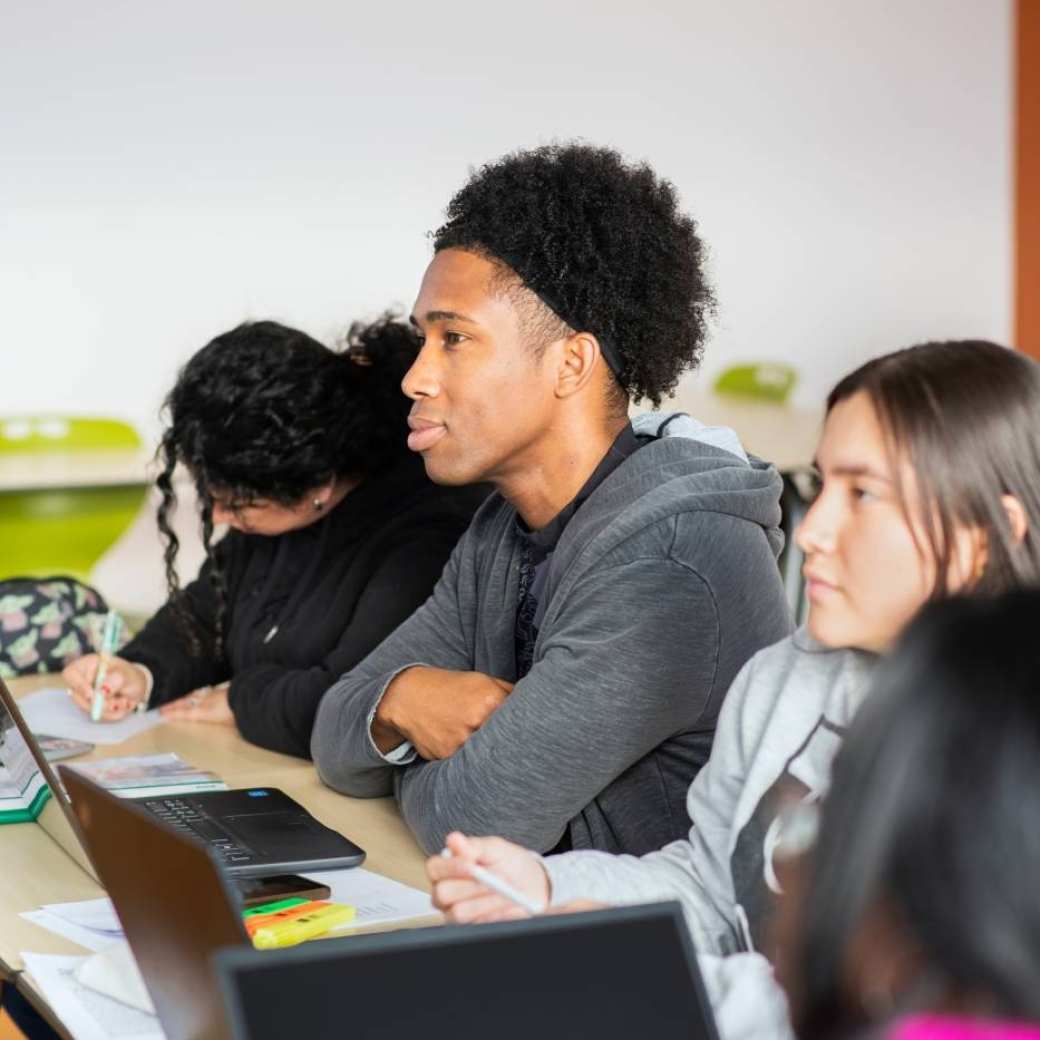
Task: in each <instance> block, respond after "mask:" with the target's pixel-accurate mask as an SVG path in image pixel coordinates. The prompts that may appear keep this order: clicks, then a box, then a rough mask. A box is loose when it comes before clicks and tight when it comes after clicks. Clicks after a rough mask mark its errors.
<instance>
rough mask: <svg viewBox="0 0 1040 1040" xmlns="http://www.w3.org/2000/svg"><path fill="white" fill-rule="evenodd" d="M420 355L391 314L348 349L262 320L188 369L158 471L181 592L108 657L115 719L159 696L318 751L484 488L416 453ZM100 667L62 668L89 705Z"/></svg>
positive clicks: (93, 662) (174, 712) (182, 710)
mask: <svg viewBox="0 0 1040 1040" xmlns="http://www.w3.org/2000/svg"><path fill="white" fill-rule="evenodd" d="M417 352H418V340H417V338H416V335H415V333H414V332H413V330H412V329H411V328H410V327H409V326H407V325H405V324H404V323H402V322H398V321H395V320H392V319H391V318H390V317H384V318H382V319H381V320H379V321H377V322H375V323H374V324H371V325H368V326H362V325H355V326H354V327H353V328H352V329H351V330H350V333H349V335H348V347H347V349H346V350H345V351H344V352H342V353H340V352H336V351H333V350H330V349H329V348H327V347H325V346H324V345H322V344H321V343H319V342H317V341H316V340H314V339H312V338H311V337H310V336H307V335H306V334H304V333H303V332H299V331H297V330H296V329H291V328H287V327H286V326H284V325H280V324H278V323H277V322H273V321H260V322H250V323H246V324H243V325H240V326H238V327H237V328H235V329H232V330H231V331H229V332H226V333H224V334H223V335H221V336H218V337H217V338H216V339H214V340H213V341H212V342H211V343H209V344H207V346H205V347H203V348H202V350H200V351H199V352H198V353H197V354H196V355H195V356H194V357H193V358H192V359H191V360H190V361H189V362H188V363H187V365H185V367H184V368H183V370H182V371H181V373H180V375H179V377H178V379H177V383H176V385H175V386H174V388H173V390H172V391H171V393H170V395H169V397H168V399H167V401H166V412H167V415H168V420H169V421H168V424H167V427H166V429H165V431H164V433H163V437H162V443H161V447H160V454H161V460H162V463H163V470H162V472H161V474H160V475H159V478H158V481H157V483H158V486H159V489H160V490H161V492H162V504H161V506H160V508H159V514H158V523H159V529H160V531H161V532H162V535H163V537H164V539H165V541H166V573H167V579H168V584H169V601H168V602H167V604H166V605H165V606H164V607H163V608H162V609H161V610H160V611H159V612H158V613H157V614H156V615H155V616H154V617H153V618H152V619H151V620H150V621H149V622H148V624H147V625H146V626H145V627H144V629H143V630H142V631H141V633H140V634H139V635H138V636H137V637H136V638H134V639H133V640H131V642H130V643H129V644H127V646H125V647H124V648H123V649H122V651H121V652H120V656H119V657H118V658H116V659H115V660H114V661H113V662H112V664H111V665H110V666H109V668H108V671H107V679H106V684H105V685H106V706H105V712H104V718H105V719H109V720H111V719H118V718H121V717H123V716H124V715H125V714H126V713H127V712H129V711H131V710H133V709H135V708H140V707H143V706H145V705H148V706H153V707H154V706H156V705H162V706H163V707H162V710H163V712H164V713H165V714H167V715H168V716H169V717H171V718H178V719H195V720H202V721H210V722H224V723H232V722H233V723H235V724H237V726H238V728H239V730H240V731H241V732H242V734H243V736H245V737H246V738H247V739H248V740H251V741H253V742H254V743H256V744H260V745H262V746H264V747H268V748H273V749H275V750H277V751H284V752H288V753H290V754H294V755H300V756H304V757H308V756H309V754H310V736H311V728H312V726H313V722H314V715H315V712H316V711H317V706H318V701H319V700H320V699H321V696H322V694H323V693H324V692H325V690H326V689H328V687H329V686H331V685H332V684H333V683H334V682H335V681H336V680H337V679H338V678H339V677H340V675H342V674H343V673H344V672H346V671H348V670H349V669H350V668H352V667H353V666H354V665H355V664H357V663H358V662H359V661H360V660H361V659H362V658H363V657H364V656H365V655H366V654H367V653H368V652H369V651H370V650H372V649H373V648H374V647H375V646H376V645H378V643H379V642H380V641H381V640H382V639H383V638H384V637H385V636H387V635H389V633H390V632H391V631H393V629H394V628H396V627H397V625H398V624H399V623H400V622H401V621H403V620H404V619H405V618H407V617H408V616H409V614H411V613H412V611H413V610H415V608H416V607H418V606H419V605H420V604H421V603H422V602H423V600H425V598H426V597H427V596H428V595H429V593H430V591H431V589H432V588H433V585H434V582H435V581H436V580H437V578H438V576H439V575H440V571H441V569H442V568H443V566H444V563H445V562H446V561H447V558H448V556H449V554H450V553H451V550H452V548H453V547H454V545H455V542H456V541H457V539H458V538H459V536H460V535H461V534H462V532H463V531H464V530H465V528H466V526H467V525H468V523H469V520H470V517H471V515H472V513H473V511H474V510H475V508H476V506H477V505H478V504H479V503H480V501H481V499H482V497H483V493H482V491H481V490H480V489H474V488H457V489H452V488H440V487H437V486H436V485H434V484H432V483H431V482H430V481H429V480H428V479H427V477H426V475H425V473H424V470H423V466H422V461H421V460H420V459H418V458H417V457H415V456H413V455H412V453H410V452H409V451H408V450H407V433H408V430H407V425H406V416H407V412H408V407H409V404H410V402H409V401H408V399H407V398H406V397H405V396H404V394H403V393H402V392H401V389H400V382H401V378H402V376H403V375H404V373H405V372H406V371H407V370H408V368H409V367H410V365H411V364H412V362H413V361H414V359H415V356H416V354H417ZM179 464H181V465H183V466H185V467H186V469H187V471H188V473H189V474H190V475H191V477H192V478H193V480H194V483H195V488H196V491H197V493H198V500H199V506H200V512H201V522H202V538H203V543H204V545H205V548H206V561H205V563H204V565H203V567H202V570H201V572H200V574H199V576H198V578H197V579H196V580H195V581H193V582H191V583H190V584H189V585H187V586H186V587H184V588H181V587H180V584H179V581H178V576H177V569H176V558H177V551H178V542H177V536H176V535H175V534H174V531H173V528H172V526H171V524H170V514H171V512H172V510H173V509H174V508H175V506H176V491H175V484H174V470H175V468H176V467H177V466H178V465H179ZM220 525H227V526H228V527H229V528H230V531H229V532H228V534H227V536H226V537H224V538H221V539H220V540H219V541H216V540H215V539H214V531H215V529H216V528H217V527H218V526H220ZM97 665H98V658H97V655H94V654H89V655H87V656H85V657H82V658H80V659H79V660H78V661H75V662H74V663H72V664H71V665H69V666H68V668H66V670H65V673H64V676H65V681H66V682H67V684H68V686H69V690H70V692H71V694H72V696H73V698H74V699H75V701H76V703H77V704H79V705H80V707H82V708H83V709H84V710H89V708H90V699H91V688H92V684H93V680H94V676H95V674H96V670H97Z"/></svg>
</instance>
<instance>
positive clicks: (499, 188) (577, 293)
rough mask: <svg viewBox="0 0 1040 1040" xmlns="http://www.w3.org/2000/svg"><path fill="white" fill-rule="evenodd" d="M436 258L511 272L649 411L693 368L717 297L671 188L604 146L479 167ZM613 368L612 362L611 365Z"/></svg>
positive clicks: (454, 203)
mask: <svg viewBox="0 0 1040 1040" xmlns="http://www.w3.org/2000/svg"><path fill="white" fill-rule="evenodd" d="M447 217H448V219H447V222H446V223H445V224H444V225H443V226H442V227H440V228H439V229H438V230H437V231H436V232H434V235H433V244H434V249H435V250H437V251H440V250H442V249H451V248H457V249H465V250H468V251H471V252H476V253H479V254H480V255H483V256H485V257H487V258H488V259H491V260H494V261H497V262H499V263H501V264H504V265H505V266H506V267H508V268H509V269H511V270H512V271H513V272H514V273H515V274H516V275H517V276H518V278H519V279H520V281H521V282H522V283H523V285H525V286H526V287H527V288H528V289H530V290H531V291H532V292H534V293H535V294H536V295H537V296H538V297H539V298H540V299H541V301H542V303H543V304H544V305H545V306H546V307H547V308H548V309H549V310H551V311H552V312H553V313H554V314H555V315H556V316H557V317H558V318H560V319H561V320H562V321H563V322H564V323H565V324H566V326H568V327H569V328H570V329H571V330H572V331H582V332H590V333H592V334H593V335H595V336H597V338H599V339H600V340H601V342H602V343H604V344H605V345H606V346H607V349H606V350H605V351H604V356H605V357H608V355H609V354H613V355H614V361H615V364H614V365H612V366H611V367H612V368H613V369H614V374H615V377H616V379H617V382H618V384H619V386H620V389H621V391H622V392H623V393H624V394H625V396H626V397H628V398H630V399H635V400H639V399H642V398H648V399H649V400H650V401H652V402H653V403H654V404H655V405H657V404H660V402H661V398H663V397H665V396H667V395H668V393H669V392H670V391H672V390H673V389H674V388H675V386H676V384H677V383H678V381H679V378H680V377H681V375H682V373H683V372H684V371H686V370H688V369H692V368H695V367H696V366H697V365H698V364H699V363H700V360H701V356H702V354H703V350H704V340H705V338H706V334H707V322H708V318H709V317H710V315H711V313H712V311H713V308H714V303H715V300H714V295H713V293H712V290H711V287H710V286H709V284H708V281H707V277H706V275H705V271H704V252H705V250H704V246H703V244H702V242H701V240H700V238H699V237H698V235H697V226H696V224H695V223H694V221H693V220H692V219H691V218H690V217H688V216H686V215H685V214H683V213H682V212H680V209H679V199H678V196H677V193H676V190H675V187H674V186H673V185H672V184H671V183H670V182H669V181H666V180H663V179H661V178H660V177H658V176H657V175H656V174H655V173H654V171H653V170H652V169H651V168H650V167H649V166H647V165H646V164H633V163H629V162H627V161H626V160H625V159H624V158H623V157H622V156H621V155H620V154H619V153H618V152H616V151H614V150H613V149H610V148H597V147H592V146H589V145H584V144H551V145H546V146H543V147H540V148H534V149H531V150H529V151H520V152H515V153H512V154H510V155H507V156H505V157H503V158H501V159H499V160H497V161H496V162H492V163H489V164H487V165H486V166H483V167H481V168H480V169H479V170H477V171H476V172H475V173H474V174H473V176H472V177H471V178H470V180H469V182H468V183H467V184H466V185H465V186H464V187H463V188H462V189H461V190H460V191H459V192H458V193H457V194H456V195H455V197H454V198H453V199H452V200H451V202H450V203H449V205H448V210H447ZM608 363H609V361H608Z"/></svg>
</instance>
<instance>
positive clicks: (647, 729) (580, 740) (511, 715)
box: [311, 416, 790, 853]
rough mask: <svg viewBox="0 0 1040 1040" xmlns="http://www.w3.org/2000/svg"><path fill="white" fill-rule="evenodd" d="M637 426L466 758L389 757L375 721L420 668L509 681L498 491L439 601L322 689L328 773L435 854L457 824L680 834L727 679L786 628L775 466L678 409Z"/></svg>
mask: <svg viewBox="0 0 1040 1040" xmlns="http://www.w3.org/2000/svg"><path fill="white" fill-rule="evenodd" d="M633 425H634V426H635V429H636V433H637V434H638V435H640V436H641V437H645V438H648V440H649V442H648V443H646V444H644V445H643V446H642V447H640V448H639V450H638V451H636V452H635V453H634V454H632V455H630V456H629V457H628V458H627V459H626V460H625V461H624V462H623V463H621V464H620V465H619V466H618V467H617V468H616V469H615V470H614V471H613V472H612V473H611V474H610V475H609V476H608V477H606V478H605V479H604V480H603V482H602V483H601V484H600V485H599V486H598V487H597V488H596V490H595V491H594V492H593V493H592V494H591V496H590V497H589V498H588V499H587V500H586V501H585V502H584V503H583V504H582V506H581V507H580V508H579V509H578V511H577V512H576V513H575V514H574V516H573V517H572V519H571V520H570V522H569V523H568V524H567V527H566V529H565V530H564V532H563V534H562V536H561V538H560V541H559V543H558V544H557V546H556V549H555V551H554V552H553V554H552V557H551V560H550V564H549V573H548V578H547V581H546V584H545V591H544V595H543V596H542V600H543V601H544V603H545V610H544V615H543V616H542V617H541V620H540V623H539V627H538V635H537V641H536V643H535V647H534V661H533V664H532V666H531V668H530V670H529V671H528V672H527V674H526V675H525V676H524V677H523V678H522V679H521V680H520V681H519V682H517V684H516V686H515V687H514V689H513V692H512V693H511V694H510V695H509V697H508V698H507V699H506V701H505V703H504V704H503V705H502V706H501V707H500V708H499V709H498V710H497V711H495V712H494V713H493V714H492V715H491V716H490V717H489V718H488V719H487V721H486V722H485V723H484V725H483V726H482V727H481V728H480V729H479V730H477V731H476V732H475V733H474V734H473V735H472V736H471V737H470V738H469V739H468V740H467V741H466V743H465V744H463V745H462V747H461V748H460V749H459V750H458V751H457V752H456V753H455V754H454V755H452V756H450V757H449V758H446V759H442V760H439V761H424V760H423V759H421V758H418V757H416V755H415V752H414V751H407V752H406V753H405V754H404V755H403V756H400V755H398V756H395V755H390V756H384V755H382V754H380V752H379V750H378V749H377V748H376V746H375V744H374V743H373V741H372V739H371V721H372V718H373V716H374V713H375V711H376V707H377V706H378V704H379V700H380V698H381V697H382V696H383V693H384V692H385V690H386V688H387V686H388V685H389V684H390V683H391V682H392V681H393V679H394V678H395V676H397V675H398V674H400V673H401V672H402V671H403V670H404V669H406V668H409V667H411V666H414V665H428V666H432V667H437V668H446V669H452V670H457V671H479V672H484V673H486V674H489V675H493V676H496V677H499V678H503V679H507V680H510V681H512V680H514V679H515V678H516V660H515V639H514V625H515V619H516V610H517V602H518V570H519V563H520V540H519V536H518V528H517V523H516V516H517V514H516V510H515V509H514V508H513V507H512V506H511V505H510V504H509V503H508V502H506V501H505V500H504V499H502V498H501V497H500V496H498V495H492V496H491V498H489V499H488V501H487V502H486V503H485V504H484V506H482V507H481V509H480V511H479V512H478V513H477V515H476V517H475V518H474V520H473V523H472V525H471V526H470V529H469V530H468V531H467V532H466V534H465V535H464V536H463V538H462V540H461V541H460V542H459V544H458V546H457V547H456V549H455V552H454V554H453V555H452V557H451V559H450V561H449V562H448V565H447V567H446V568H445V570H444V573H443V575H442V576H441V578H440V580H439V581H438V583H437V585H436V587H435V589H434V592H433V595H432V596H431V597H430V599H429V600H428V601H427V602H426V603H425V604H424V605H423V606H422V607H421V608H420V609H419V610H418V611H417V612H416V613H415V614H413V615H412V617H411V618H409V619H408V620H407V621H406V622H405V623H404V624H403V625H401V626H400V628H398V629H397V630H396V631H395V632H394V633H393V634H392V635H390V636H389V637H388V638H387V639H386V640H385V641H384V642H383V643H382V645H380V646H379V647H378V648H377V649H376V650H375V651H373V653H372V654H371V655H369V657H368V658H366V659H365V660H364V661H362V662H361V664H360V665H358V666H357V667H356V668H354V669H353V670H352V671H350V672H348V673H347V674H346V675H344V676H343V677H342V678H341V679H340V680H339V682H337V683H336V685H335V686H333V687H332V688H331V689H330V690H329V691H328V693H326V694H325V697H324V699H323V700H322V703H321V706H320V708H319V710H318V715H317V719H316V721H315V726H314V733H313V737H312V744H311V750H312V753H313V757H314V762H315V765H316V766H317V769H318V773H319V775H320V776H321V778H322V780H324V781H325V783H327V784H328V785H329V786H331V787H334V788H336V789H337V790H340V791H342V792H344V793H346V794H350V795H354V796H357V797H375V796H380V795H387V794H390V793H391V792H393V793H394V794H395V795H396V797H397V799H398V802H399V804H400V807H401V812H402V815H403V816H404V818H405V820H406V821H407V823H408V824H409V826H410V827H411V828H412V830H413V831H414V832H415V834H416V836H417V837H418V839H419V842H420V844H421V845H422V846H423V847H424V848H425V849H427V850H428V851H433V850H436V849H438V848H440V847H441V844H442V843H443V840H444V836H445V835H446V834H447V832H448V831H450V830H452V829H455V828H458V829H460V830H463V831H466V832H467V833H470V834H501V835H504V836H506V837H508V838H511V839H512V840H513V841H517V842H520V843H521V844H524V845H526V846H528V847H529V848H534V849H537V850H538V851H540V852H544V851H546V850H548V849H552V848H553V847H555V846H556V845H557V844H558V843H559V842H560V840H561V838H564V837H565V838H566V841H567V843H568V844H569V845H570V847H571V848H595V849H605V850H609V851H612V852H633V853H643V852H647V851H649V850H650V849H654V848H660V847H661V845H663V844H665V843H666V842H668V841H671V840H673V839H674V838H677V837H679V836H680V835H682V834H683V833H685V830H686V814H685V809H684V803H685V798H686V791H687V788H688V787H689V784H690V781H691V780H692V779H693V777H694V775H695V774H696V772H697V770H698V769H700V767H701V766H702V765H703V763H704V762H705V760H706V759H707V756H708V752H709V750H710V747H711V740H712V735H713V733H714V729H715V722H716V718H717V716H718V711H719V707H720V705H721V703H722V698H723V695H724V693H725V691H726V689H727V688H728V687H729V685H730V683H731V682H732V680H733V677H734V676H735V675H736V674H737V671H738V670H739V669H740V667H741V666H742V665H743V664H744V662H745V661H747V659H748V658H749V657H750V656H751V655H752V654H753V653H754V652H755V651H756V650H758V649H759V648H761V647H763V646H766V645H768V644H769V643H772V642H774V641H775V640H777V639H779V638H781V637H782V636H784V635H786V634H787V633H788V632H789V631H790V620H789V614H788V610H787V606H786V602H785V599H784V594H783V589H782V586H781V582H780V576H779V571H778V569H777V565H776V553H777V552H778V551H779V548H780V545H781V544H782V536H781V534H780V532H779V529H778V524H779V520H780V511H779V492H780V478H779V476H778V474H777V473H776V470H774V469H773V468H772V467H770V466H767V465H766V464H764V463H761V462H759V461H758V460H755V459H748V457H747V456H746V455H745V453H744V452H743V450H742V449H741V447H740V445H739V442H737V440H736V438H735V437H734V436H733V434H732V432H731V431H720V430H717V429H707V428H705V427H703V426H701V425H700V424H698V423H695V422H693V421H692V420H690V419H689V418H687V417H685V416H679V417H671V418H669V419H667V420H666V419H664V418H662V417H661V416H651V417H646V418H643V419H642V420H639V421H637V422H636V423H634V424H633Z"/></svg>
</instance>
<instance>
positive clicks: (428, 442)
mask: <svg viewBox="0 0 1040 1040" xmlns="http://www.w3.org/2000/svg"><path fill="white" fill-rule="evenodd" d="M408 426H409V429H410V430H411V431H412V432H411V433H409V434H408V447H409V448H410V449H411V450H412V451H420V452H421V451H427V450H428V449H430V448H432V447H433V446H434V445H435V444H436V443H437V442H438V441H439V440H440V439H441V438H442V437H443V436H444V435H445V434H446V433H447V432H448V428H447V426H445V425H444V423H438V422H433V421H431V420H430V419H420V418H418V417H415V416H411V415H410V416H409V417H408Z"/></svg>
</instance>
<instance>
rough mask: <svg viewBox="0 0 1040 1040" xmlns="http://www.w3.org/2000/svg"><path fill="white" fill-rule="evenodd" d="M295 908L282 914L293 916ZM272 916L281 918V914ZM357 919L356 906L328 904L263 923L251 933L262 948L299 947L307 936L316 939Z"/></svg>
mask: <svg viewBox="0 0 1040 1040" xmlns="http://www.w3.org/2000/svg"><path fill="white" fill-rule="evenodd" d="M294 909H296V908H295V907H292V908H290V909H289V910H288V911H282V913H289V914H290V915H291V914H292V910H294ZM272 916H274V917H281V914H277V915H272ZM353 920H354V907H352V906H345V905H344V904H342V903H326V904H325V905H318V906H317V908H316V909H314V910H308V911H307V912H306V913H300V914H296V915H295V916H289V917H288V918H284V919H281V920H272V921H270V923H268V924H260V925H259V926H258V927H257V928H256V930H255V931H251V932H250V937H251V938H252V940H253V945H254V946H255V947H256V948H257V949H258V950H273V949H276V948H278V947H281V946H295V945H296V944H297V943H302V942H305V941H306V940H307V939H316V938H317V937H318V936H319V935H324V934H325V933H326V932H330V931H332V929H333V928H337V927H339V925H341V924H346V923H347V922H348V921H353ZM247 928H248V924H247Z"/></svg>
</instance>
